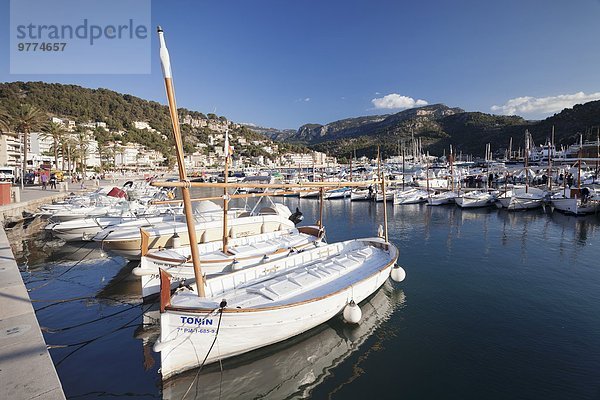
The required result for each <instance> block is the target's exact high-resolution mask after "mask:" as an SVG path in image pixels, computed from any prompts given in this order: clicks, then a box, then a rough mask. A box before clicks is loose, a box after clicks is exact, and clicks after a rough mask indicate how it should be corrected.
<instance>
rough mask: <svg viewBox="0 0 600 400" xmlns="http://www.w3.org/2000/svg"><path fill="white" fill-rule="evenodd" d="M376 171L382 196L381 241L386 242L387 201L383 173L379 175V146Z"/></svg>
mask: <svg viewBox="0 0 600 400" xmlns="http://www.w3.org/2000/svg"><path fill="white" fill-rule="evenodd" d="M377 169H378V171H379V172H380V174H379V179H381V193H382V194H383V239H384V240H385V242H386V243H387V242H388V223H387V199H386V194H385V171H384V172H383V175H381V153H380V152H379V146H377Z"/></svg>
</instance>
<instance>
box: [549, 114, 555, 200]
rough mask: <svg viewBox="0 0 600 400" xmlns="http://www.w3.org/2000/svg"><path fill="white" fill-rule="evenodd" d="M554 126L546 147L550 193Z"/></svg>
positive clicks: (550, 188)
mask: <svg viewBox="0 0 600 400" xmlns="http://www.w3.org/2000/svg"><path fill="white" fill-rule="evenodd" d="M554 146H555V145H554V125H552V136H551V137H550V144H549V145H548V190H550V191H552V157H554Z"/></svg>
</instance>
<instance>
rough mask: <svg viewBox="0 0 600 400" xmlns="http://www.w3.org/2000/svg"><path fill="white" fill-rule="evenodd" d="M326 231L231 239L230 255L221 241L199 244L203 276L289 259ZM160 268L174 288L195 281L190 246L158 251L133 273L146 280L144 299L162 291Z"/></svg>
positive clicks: (300, 230) (305, 230) (303, 230)
mask: <svg viewBox="0 0 600 400" xmlns="http://www.w3.org/2000/svg"><path fill="white" fill-rule="evenodd" d="M323 232H324V231H323V230H321V229H319V228H318V227H316V226H304V227H300V228H290V229H287V230H280V231H275V232H269V233H263V234H260V235H254V236H246V237H241V238H237V239H230V240H229V243H228V247H227V253H223V251H222V246H223V241H221V240H219V241H215V242H209V243H202V244H199V245H198V250H199V254H200V265H201V266H202V273H203V274H205V275H207V276H208V277H210V276H211V275H215V274H221V273H229V272H232V271H238V270H240V269H242V268H247V267H251V266H255V265H258V264H260V263H264V262H267V261H274V260H277V259H279V258H282V257H287V256H289V255H290V253H291V252H292V253H293V252H298V251H302V250H304V249H305V248H307V247H310V246H315V245H318V243H319V242H320V241H321V239H322V237H323ZM159 268H162V269H163V270H165V271H166V272H168V273H169V274H170V275H171V277H172V279H171V283H172V285H177V284H179V283H184V284H187V283H191V282H193V281H194V268H193V264H192V262H191V249H190V246H184V247H178V248H171V249H159V250H154V251H151V252H149V253H148V254H146V255H144V256H142V259H141V263H140V266H139V267H136V268H134V269H133V271H132V272H133V274H134V275H137V276H141V277H142V278H141V280H142V297H148V296H151V295H154V294H157V293H158V292H159V291H160V279H159Z"/></svg>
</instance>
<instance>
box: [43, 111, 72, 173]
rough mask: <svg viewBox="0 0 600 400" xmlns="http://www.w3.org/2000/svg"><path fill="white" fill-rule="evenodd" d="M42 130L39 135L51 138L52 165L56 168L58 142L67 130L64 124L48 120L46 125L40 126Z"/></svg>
mask: <svg viewBox="0 0 600 400" xmlns="http://www.w3.org/2000/svg"><path fill="white" fill-rule="evenodd" d="M42 131H43V132H42V134H41V135H40V137H42V138H52V146H53V150H54V167H55V168H56V169H58V147H59V143H60V142H61V141H62V138H63V136H64V135H65V134H66V133H67V130H66V129H65V127H64V126H62V124H58V123H56V122H50V123H49V124H48V125H46V126H44V127H43V128H42ZM63 169H64V166H63Z"/></svg>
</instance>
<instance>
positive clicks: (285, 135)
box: [267, 101, 600, 157]
mask: <svg viewBox="0 0 600 400" xmlns="http://www.w3.org/2000/svg"><path fill="white" fill-rule="evenodd" d="M553 127H554V131H555V143H556V144H557V145H558V146H560V145H564V146H568V145H570V144H573V143H575V142H577V141H578V140H579V137H580V134H581V135H583V137H584V140H585V139H588V140H596V138H597V135H598V134H599V133H600V101H592V102H588V103H585V104H579V105H576V106H574V107H573V108H566V109H564V110H562V111H561V112H560V113H557V114H554V115H553V116H551V117H548V118H546V119H544V120H541V121H531V120H526V119H524V118H522V117H519V116H505V115H493V114H486V113H482V112H467V111H464V110H462V109H460V108H451V107H448V106H446V105H444V104H433V105H427V106H424V107H419V108H412V109H408V110H404V111H400V112H398V113H395V114H388V115H372V116H363V117H356V118H347V119H343V120H339V121H335V122H331V123H328V124H325V125H321V124H305V125H303V126H301V127H300V128H299V129H298V130H297V131H296V132H290V131H275V132H267V134H268V135H269V137H271V138H272V139H274V140H285V141H286V142H287V143H298V144H303V145H306V146H308V147H310V148H312V149H315V150H319V151H324V152H327V153H330V154H335V155H337V156H338V157H343V156H349V155H350V154H352V153H353V152H355V153H356V154H357V156H361V155H367V156H370V157H372V156H374V155H375V154H376V151H377V146H378V145H379V146H380V147H381V151H382V153H383V155H384V156H391V155H395V154H398V151H399V150H398V149H399V148H401V147H402V143H404V145H405V146H406V148H410V147H409V146H410V143H411V140H412V138H415V139H419V140H420V141H421V144H422V147H423V149H424V151H429V152H430V154H436V155H441V154H442V153H443V152H444V151H445V152H448V149H449V146H450V145H452V146H453V147H454V150H455V153H456V154H458V153H460V152H462V153H464V154H473V155H483V154H484V152H485V147H486V144H487V143H490V144H491V148H492V151H493V152H494V153H496V154H498V155H503V153H504V151H505V150H506V149H507V148H508V146H509V143H510V141H511V138H512V143H513V147H512V149H513V151H514V150H517V149H518V148H519V147H520V148H523V147H524V141H525V140H524V137H525V135H524V133H525V130H528V131H529V132H530V133H531V134H532V137H533V140H534V143H536V144H543V143H546V140H547V139H548V138H550V136H551V134H552V128H553Z"/></svg>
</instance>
